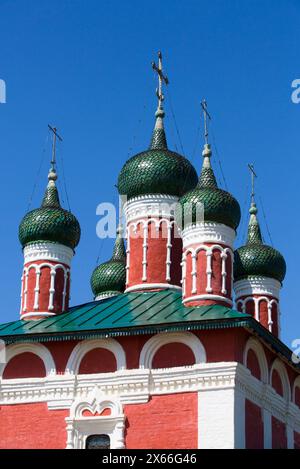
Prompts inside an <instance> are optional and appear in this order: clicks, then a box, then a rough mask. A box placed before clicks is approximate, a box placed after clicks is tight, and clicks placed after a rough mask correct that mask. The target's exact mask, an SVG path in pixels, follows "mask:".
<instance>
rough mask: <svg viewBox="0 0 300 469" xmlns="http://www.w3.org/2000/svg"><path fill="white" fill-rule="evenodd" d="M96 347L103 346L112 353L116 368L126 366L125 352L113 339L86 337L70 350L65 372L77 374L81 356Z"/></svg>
mask: <svg viewBox="0 0 300 469" xmlns="http://www.w3.org/2000/svg"><path fill="white" fill-rule="evenodd" d="M96 348H104V349H106V350H109V351H110V352H112V353H113V354H114V356H115V358H116V362H117V370H121V369H124V368H126V356H125V352H124V350H123V347H122V346H121V345H120V344H119V342H117V341H116V340H115V339H94V340H88V339H87V340H83V341H82V342H79V344H77V345H76V346H75V347H74V349H73V350H72V353H71V355H70V357H69V360H68V363H67V366H66V372H68V373H74V374H77V373H78V371H79V367H80V363H81V360H82V359H83V357H84V356H85V355H86V354H87V353H88V352H90V351H91V350H93V349H96Z"/></svg>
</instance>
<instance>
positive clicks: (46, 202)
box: [19, 168, 80, 249]
mask: <svg viewBox="0 0 300 469" xmlns="http://www.w3.org/2000/svg"><path fill="white" fill-rule="evenodd" d="M56 179H57V174H56V172H55V170H54V168H52V169H51V170H50V172H49V175H48V180H49V182H48V185H47V188H46V192H45V195H44V198H43V202H42V205H41V207H40V208H37V209H35V210H31V211H30V212H28V213H27V214H26V215H25V216H24V218H23V219H22V221H21V223H20V226H19V240H20V243H21V244H22V247H24V246H26V245H27V244H30V243H33V242H36V241H50V242H55V243H60V244H63V245H64V246H67V247H69V248H72V249H74V248H75V247H76V246H77V245H78V243H79V240H80V225H79V223H78V220H77V218H76V217H75V216H74V215H73V214H72V213H71V212H70V211H68V210H64V209H63V208H62V207H61V206H60V202H59V195H58V190H57V187H56V184H55V181H56Z"/></svg>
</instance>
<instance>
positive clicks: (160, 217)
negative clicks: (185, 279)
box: [124, 194, 182, 292]
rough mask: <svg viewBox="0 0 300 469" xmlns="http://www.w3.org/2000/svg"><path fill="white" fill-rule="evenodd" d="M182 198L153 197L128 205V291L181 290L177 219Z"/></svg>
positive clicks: (136, 200)
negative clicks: (176, 208) (179, 201)
mask: <svg viewBox="0 0 300 469" xmlns="http://www.w3.org/2000/svg"><path fill="white" fill-rule="evenodd" d="M177 202H178V198H177V197H174V196H168V195H160V194H153V195H151V194H149V195H145V196H139V197H134V198H132V199H130V200H129V201H128V202H126V204H125V205H124V213H125V217H126V239H127V249H126V273H127V275H126V290H125V291H126V292H131V291H140V290H164V289H166V288H167V289H169V288H171V289H174V290H181V274H180V263H181V255H182V239H181V237H180V236H179V234H178V229H177V226H176V223H175V220H174V210H175V207H176V204H177Z"/></svg>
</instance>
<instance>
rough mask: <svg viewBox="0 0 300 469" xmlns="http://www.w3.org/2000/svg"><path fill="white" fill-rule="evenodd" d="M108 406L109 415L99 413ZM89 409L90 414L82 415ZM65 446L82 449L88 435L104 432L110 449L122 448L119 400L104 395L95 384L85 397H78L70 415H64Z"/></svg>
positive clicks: (121, 417)
mask: <svg viewBox="0 0 300 469" xmlns="http://www.w3.org/2000/svg"><path fill="white" fill-rule="evenodd" d="M107 408H109V409H110V411H111V414H110V415H109V416H101V415H98V416H97V415H95V414H96V413H98V414H101V412H102V411H103V410H104V409H107ZM84 410H89V411H90V412H91V414H94V415H91V416H88V417H86V416H84V415H83V412H84ZM65 420H66V425H67V426H66V430H67V446H66V449H84V448H85V446H86V439H87V437H88V436H89V435H95V434H105V435H108V436H109V438H110V448H111V449H123V448H124V447H125V444H124V430H125V416H124V413H123V408H122V404H121V402H120V401H119V400H115V399H111V397H110V396H106V395H104V394H103V393H102V392H101V391H100V389H99V387H98V386H97V385H96V386H95V387H94V389H93V390H92V391H91V392H90V393H89V395H88V396H87V397H86V398H82V397H78V398H76V399H75V400H74V402H73V403H72V405H71V407H70V416H69V417H66V419H65Z"/></svg>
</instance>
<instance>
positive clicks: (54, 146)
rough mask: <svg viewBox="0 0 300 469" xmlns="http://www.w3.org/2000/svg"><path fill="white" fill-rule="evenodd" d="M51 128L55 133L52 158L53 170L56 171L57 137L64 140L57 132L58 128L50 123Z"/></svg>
mask: <svg viewBox="0 0 300 469" xmlns="http://www.w3.org/2000/svg"><path fill="white" fill-rule="evenodd" d="M48 127H49V130H51V132H52V133H53V140H52V159H51V171H54V172H55V165H56V138H58V140H60V141H61V142H62V138H61V136H60V135H58V133H57V128H56V127H52V126H51V125H50V124H48Z"/></svg>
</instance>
